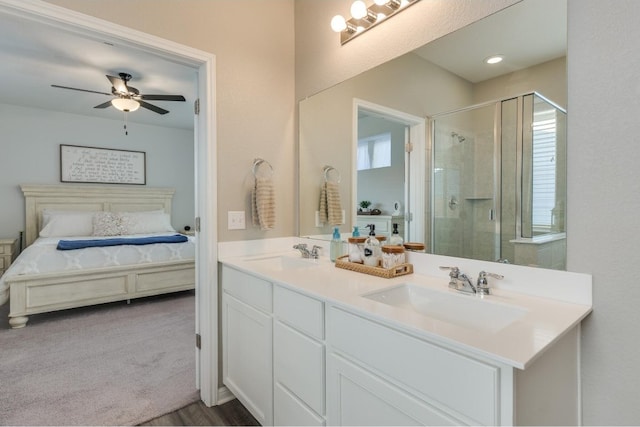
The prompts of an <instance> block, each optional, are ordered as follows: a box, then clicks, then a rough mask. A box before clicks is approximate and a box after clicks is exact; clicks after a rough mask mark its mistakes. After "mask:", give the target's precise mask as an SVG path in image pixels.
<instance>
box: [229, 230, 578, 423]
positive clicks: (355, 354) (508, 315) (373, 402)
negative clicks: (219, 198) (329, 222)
mask: <svg viewBox="0 0 640 427" xmlns="http://www.w3.org/2000/svg"><path fill="white" fill-rule="evenodd" d="M297 241H299V239H288V238H281V239H274V241H273V242H271V243H265V242H260V243H259V244H258V245H257V246H260V249H256V247H252V246H251V242H245V243H242V244H235V243H233V242H232V243H231V244H225V243H221V244H220V245H221V246H220V259H221V263H222V269H221V271H222V284H221V285H222V354H223V357H222V362H223V376H222V379H223V383H224V384H225V385H226V387H228V389H229V390H230V391H231V392H232V393H233V394H234V395H235V396H236V397H237V398H238V399H239V400H240V401H241V402H242V403H243V404H244V405H245V406H246V407H247V408H248V409H249V411H251V413H252V414H253V415H254V416H255V417H256V419H257V420H258V421H259V422H260V423H261V424H262V425H318V426H322V425H433V424H437V425H526V424H536V425H544V424H553V425H576V424H580V399H579V329H580V322H581V320H582V319H583V318H584V317H586V316H587V315H588V314H589V313H590V311H591V303H590V298H591V279H590V276H587V275H576V274H575V273H566V272H550V271H547V270H540V269H537V270H538V271H535V270H536V269H530V268H527V267H518V266H496V265H494V264H491V263H489V264H487V263H485V264H482V263H481V262H479V261H470V260H462V259H456V258H448V259H447V258H445V257H438V256H434V255H428V254H410V259H409V262H412V263H413V264H414V267H415V271H416V273H414V274H412V275H408V276H402V277H397V278H393V279H384V278H379V277H375V276H369V275H365V274H362V273H358V272H353V271H348V270H343V269H338V268H335V267H334V265H333V264H332V263H331V262H330V261H329V260H328V257H326V256H322V257H321V258H320V259H319V260H309V259H302V258H301V257H300V254H299V253H298V252H297V251H296V252H294V251H292V250H290V249H288V248H291V246H292V244H293V243H296V242H297ZM319 244H322V243H319ZM265 245H266V246H265ZM261 251H262V252H261ZM327 252H328V251H327ZM444 261H453V262H459V263H460V264H462V265H460V268H461V269H463V268H466V269H471V268H476V267H477V266H480V265H484V267H483V269H484V268H486V269H489V268H494V269H495V268H502V269H503V270H502V271H499V272H498V273H501V274H504V275H505V280H503V281H501V283H500V284H498V282H497V281H496V282H494V283H491V294H490V295H488V296H485V297H483V298H480V297H476V296H473V295H463V294H460V293H458V292H456V291H454V290H451V289H449V288H448V281H449V280H448V276H447V273H446V272H441V271H439V270H437V266H435V268H434V266H433V265H430V264H433V263H440V262H444ZM517 269H525V270H524V271H523V270H520V271H519V270H517ZM531 270H533V271H531ZM475 273H477V271H474V272H472V271H469V274H475ZM509 275H511V276H515V279H513V280H512V279H509V277H510V276H509ZM532 275H533V276H534V277H533V278H531V279H530V280H531V281H532V282H539V280H540V279H543V280H544V283H546V285H541V286H538V289H527V287H528V286H529V284H528V283H526V282H527V279H526V278H527V277H531V276H532ZM536 275H538V277H535V276H536ZM549 280H551V282H550V281H549ZM554 280H556V281H557V283H552V282H553V281H554ZM518 281H522V282H524V285H518V284H517V283H516V282H518ZM563 281H564V282H566V286H563ZM554 289H556V290H557V289H560V290H558V291H557V292H556V293H555V294H554V292H555V291H554Z"/></svg>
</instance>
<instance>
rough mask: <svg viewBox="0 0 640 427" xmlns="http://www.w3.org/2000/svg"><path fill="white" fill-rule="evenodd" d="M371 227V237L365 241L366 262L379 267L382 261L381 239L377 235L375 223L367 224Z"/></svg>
mask: <svg viewBox="0 0 640 427" xmlns="http://www.w3.org/2000/svg"><path fill="white" fill-rule="evenodd" d="M367 227H368V228H369V230H370V231H369V237H367V240H365V242H364V264H365V265H368V266H371V267H377V266H378V264H379V262H380V254H381V252H380V241H379V240H378V238H377V237H376V226H375V224H369V225H367Z"/></svg>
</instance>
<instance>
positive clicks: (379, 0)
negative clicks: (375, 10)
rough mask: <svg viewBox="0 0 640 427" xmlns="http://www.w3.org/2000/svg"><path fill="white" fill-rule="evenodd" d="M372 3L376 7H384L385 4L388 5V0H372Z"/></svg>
mask: <svg viewBox="0 0 640 427" xmlns="http://www.w3.org/2000/svg"><path fill="white" fill-rule="evenodd" d="M373 2H374V3H375V4H377V5H378V6H384V5H385V4H387V3H389V0H373Z"/></svg>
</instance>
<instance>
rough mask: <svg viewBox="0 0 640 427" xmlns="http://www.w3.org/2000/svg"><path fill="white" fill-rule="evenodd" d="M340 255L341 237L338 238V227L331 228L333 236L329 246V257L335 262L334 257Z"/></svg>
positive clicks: (336, 257)
mask: <svg viewBox="0 0 640 427" xmlns="http://www.w3.org/2000/svg"><path fill="white" fill-rule="evenodd" d="M341 256H342V239H341V238H340V230H339V229H338V227H335V228H334V229H333V238H332V239H331V246H330V247H329V258H331V262H336V259H338V258H340V257H341Z"/></svg>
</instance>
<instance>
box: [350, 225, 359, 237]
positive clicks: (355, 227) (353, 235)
mask: <svg viewBox="0 0 640 427" xmlns="http://www.w3.org/2000/svg"><path fill="white" fill-rule="evenodd" d="M351 237H360V230H358V226H357V225H354V226H353V233H351Z"/></svg>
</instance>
